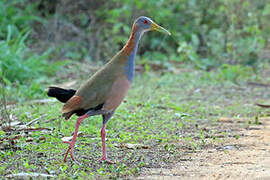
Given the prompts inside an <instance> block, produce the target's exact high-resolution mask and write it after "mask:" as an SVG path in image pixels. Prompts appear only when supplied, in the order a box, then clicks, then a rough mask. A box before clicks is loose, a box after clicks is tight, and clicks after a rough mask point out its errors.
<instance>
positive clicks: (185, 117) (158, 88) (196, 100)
mask: <svg viewBox="0 0 270 180" xmlns="http://www.w3.org/2000/svg"><path fill="white" fill-rule="evenodd" d="M216 73H217V72H215V73H213V72H210V73H209V72H203V71H194V70H193V69H185V70H182V71H181V73H180V74H174V73H171V72H166V73H164V74H160V73H157V72H156V73H153V72H146V73H143V74H138V76H137V78H136V80H135V86H134V87H133V89H132V90H131V92H130V93H129V96H128V98H127V99H126V102H125V103H124V104H123V105H122V106H121V107H120V108H119V110H118V111H117V112H116V115H115V117H114V118H113V119H111V121H110V122H109V124H108V132H109V133H108V140H107V144H108V147H109V156H110V157H111V158H113V159H119V160H121V161H119V162H118V163H117V164H115V165H109V164H105V163H99V162H98V161H97V160H98V157H99V156H100V154H101V143H100V135H99V130H100V127H101V124H102V123H101V118H100V117H93V118H89V119H87V120H85V121H84V122H83V124H82V126H81V128H80V132H81V133H80V137H79V139H78V144H77V147H76V150H75V154H76V157H77V159H78V161H79V162H80V164H77V163H74V162H71V161H69V162H68V163H63V154H64V153H65V150H66V146H67V145H66V144H63V143H62V141H61V138H63V137H66V138H68V137H70V136H71V135H72V132H73V130H74V123H75V121H76V118H74V117H73V118H72V119H71V120H69V121H64V120H63V119H62V118H61V117H60V111H59V109H60V108H61V104H60V103H58V102H55V101H34V102H33V101H29V102H24V103H20V104H17V105H15V106H12V108H8V111H9V114H10V117H11V118H12V122H14V121H15V122H17V121H19V122H20V124H18V123H17V125H16V123H15V125H14V126H13V127H12V126H11V127H10V129H4V130H2V131H1V164H2V166H1V172H0V173H1V175H2V176H6V175H8V174H16V173H19V172H38V173H44V174H50V175H52V176H56V177H61V178H67V177H72V178H75V177H76V178H79V177H81V178H83V177H89V176H90V177H92V178H116V177H129V176H134V175H136V174H139V173H140V172H141V171H142V169H143V168H150V167H169V166H170V165H171V164H172V163H174V162H178V161H179V159H180V160H181V155H183V154H185V153H194V152H196V151H197V150H199V149H201V148H204V147H205V146H209V145H211V144H213V145H214V144H215V143H216V142H219V141H222V139H223V138H224V137H227V136H235V138H240V139H241V135H239V134H237V132H234V129H235V128H237V126H239V124H238V125H236V126H235V127H226V125H219V124H218V120H219V118H220V117H247V116H248V117H252V118H251V119H254V121H251V122H246V123H244V124H241V125H240V126H245V127H248V126H249V124H250V123H251V124H252V123H255V119H256V117H262V116H266V115H267V113H268V111H267V110H262V109H261V108H259V107H256V106H254V101H255V100H263V99H264V98H265V95H264V91H265V88H261V87H254V86H252V85H251V86H250V85H248V84H247V83H246V82H247V80H250V81H252V80H254V78H256V77H254V76H252V78H250V77H248V78H247V76H244V77H242V78H239V79H238V82H239V83H241V85H236V84H234V83H232V82H231V81H228V80H222V79H223V74H222V73H217V74H218V76H216ZM33 120H34V121H33ZM25 125H26V126H25ZM69 160H70V159H69Z"/></svg>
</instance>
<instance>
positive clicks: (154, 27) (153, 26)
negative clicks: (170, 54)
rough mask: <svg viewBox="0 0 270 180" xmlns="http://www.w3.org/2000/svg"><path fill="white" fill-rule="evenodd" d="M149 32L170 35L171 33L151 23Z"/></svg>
mask: <svg viewBox="0 0 270 180" xmlns="http://www.w3.org/2000/svg"><path fill="white" fill-rule="evenodd" d="M151 30H154V31H159V32H162V33H165V34H168V35H171V33H170V32H169V31H168V30H167V29H165V28H163V27H161V26H160V25H157V24H156V23H154V22H152V24H151Z"/></svg>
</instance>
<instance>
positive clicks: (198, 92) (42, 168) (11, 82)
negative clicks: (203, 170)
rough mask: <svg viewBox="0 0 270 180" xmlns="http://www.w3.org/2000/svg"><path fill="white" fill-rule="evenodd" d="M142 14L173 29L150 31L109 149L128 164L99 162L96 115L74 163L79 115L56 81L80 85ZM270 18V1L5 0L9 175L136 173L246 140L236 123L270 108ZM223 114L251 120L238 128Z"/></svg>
mask: <svg viewBox="0 0 270 180" xmlns="http://www.w3.org/2000/svg"><path fill="white" fill-rule="evenodd" d="M140 15H145V16H149V17H151V18H152V19H153V20H155V21H156V22H157V23H158V24H160V25H162V26H164V27H166V28H167V29H168V30H170V31H171V33H172V36H170V37H169V36H164V35H162V34H159V33H155V32H151V33H147V35H146V36H144V37H143V39H142V42H141V43H140V48H139V52H138V56H137V62H136V64H137V69H138V72H137V73H136V78H135V82H134V84H133V87H132V89H131V91H130V92H129V95H128V97H127V99H126V101H125V102H124V103H123V104H122V105H121V106H120V107H119V109H118V110H117V112H116V114H115V116H114V117H113V118H112V119H111V120H110V122H109V124H108V133H107V134H108V140H107V141H108V142H107V144H108V150H109V152H108V153H109V156H110V157H111V158H112V159H113V160H116V159H120V160H121V162H118V163H117V164H116V165H108V164H103V163H99V162H98V161H97V159H98V158H99V157H100V155H101V152H100V150H101V140H100V127H101V118H100V117H93V118H89V119H87V120H85V121H84V122H83V124H82V125H81V127H80V132H81V134H80V136H79V139H78V143H77V147H76V150H75V156H76V157H77V159H78V161H79V162H80V163H81V164H80V165H78V164H77V163H73V162H71V161H69V162H68V163H63V162H62V160H63V155H64V153H65V150H66V148H67V145H66V144H63V143H62V142H61V138H62V137H67V136H71V135H72V132H73V130H74V123H75V120H76V117H72V119H71V120H70V121H64V120H63V119H62V118H61V117H60V109H61V107H62V105H61V104H60V103H59V102H54V101H48V100H47V97H46V94H45V88H46V87H47V86H49V85H51V84H61V83H67V82H68V83H70V82H72V83H73V84H74V82H75V85H72V87H74V86H75V87H78V86H79V85H80V84H81V83H82V82H84V81H85V79H87V78H88V77H89V75H90V74H93V73H94V71H96V69H97V68H98V67H100V66H102V64H103V63H105V62H106V61H107V60H108V59H110V58H111V57H112V56H113V55H114V54H115V53H116V52H118V51H119V49H120V48H121V47H122V46H123V45H124V44H125V42H126V41H127V39H128V37H129V33H130V31H131V25H132V23H133V21H134V19H135V18H136V17H138V16H140ZM269 18H270V4H269V3H268V1H267V0H260V1H254V0H245V1H243V0H215V1H212V0H167V1H162V0H143V1H141V0H134V1H131V0H125V1H119V0H113V1H98V0H82V1H78V2H77V1H76V2H74V1H71V0H54V1H51V0H35V1H33V0H12V1H11V0H1V1H0V85H1V86H0V99H1V101H0V106H1V114H0V123H1V129H0V164H1V165H0V177H4V176H6V175H8V174H16V173H19V172H37V173H45V174H51V175H54V176H57V177H60V178H62V179H67V178H78V179H79V178H81V179H84V178H85V177H87V178H100V179H106V178H113V179H117V178H127V177H129V176H134V175H138V174H139V173H140V172H141V171H142V170H143V168H155V167H167V166H171V164H172V163H175V162H176V161H178V160H179V157H181V156H182V155H183V154H185V153H193V152H196V151H197V150H198V149H201V148H204V147H206V146H215V144H216V143H218V142H220V141H222V138H223V137H227V136H233V137H235V138H236V139H241V134H237V132H235V131H234V128H235V127H237V126H244V127H248V126H250V125H252V124H257V125H260V124H261V123H262V122H261V121H259V120H258V117H261V116H267V114H269V110H265V109H263V110H262V109H260V108H258V107H254V106H253V104H254V102H257V101H266V100H267V99H269V94H267V93H266V92H267V87H268V86H269V85H268V84H269V81H270V79H269V78H268V74H269V71H268V69H269V64H268V61H269V58H270V55H269V54H270V52H269V33H270V22H269ZM249 82H251V84H252V83H253V84H252V85H250V84H249ZM254 82H255V83H254ZM256 83H257V84H256ZM262 87H263V88H262ZM37 99H42V100H44V101H41V100H37ZM33 100H37V101H33ZM220 117H249V118H250V120H248V122H246V123H242V124H241V123H238V124H234V127H230V126H229V125H226V124H223V123H220V122H219V121H218V120H219V118H220ZM9 120H10V121H11V122H13V123H16V122H17V123H20V124H17V125H14V124H13V126H12V127H9V126H8V125H9V123H8V122H9ZM33 120H35V121H33ZM31 121H33V123H30V124H28V125H27V123H29V122H31ZM25 125H27V126H25ZM9 128H10V129H9ZM42 128H43V129H42ZM130 144H131V146H135V147H136V148H134V147H131V148H130V147H129V145H130Z"/></svg>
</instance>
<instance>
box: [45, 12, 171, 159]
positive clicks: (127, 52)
mask: <svg viewBox="0 0 270 180" xmlns="http://www.w3.org/2000/svg"><path fill="white" fill-rule="evenodd" d="M151 30H156V31H160V32H164V33H166V34H168V35H170V32H169V31H167V30H166V29H164V28H163V27H161V26H159V25H157V24H156V23H154V22H153V21H152V20H151V19H150V18H148V17H145V16H141V17H139V18H137V19H136V20H135V22H134V23H133V26H132V32H131V35H130V37H129V40H128V41H127V43H126V45H125V46H124V47H123V48H122V49H121V50H120V52H118V53H117V54H116V55H115V56H114V57H113V58H112V59H111V60H110V61H109V62H108V63H107V64H105V65H104V66H103V67H102V68H101V69H100V70H99V71H97V72H96V73H95V74H94V75H93V76H92V77H90V79H88V81H86V82H85V83H84V84H83V85H82V86H81V87H80V88H79V89H78V90H77V91H76V90H73V89H62V88H59V87H49V89H48V92H47V94H48V96H51V97H56V98H57V99H58V100H59V101H61V102H63V103H65V105H64V106H63V109H62V115H63V117H64V118H65V119H69V118H70V117H71V116H72V115H73V114H76V115H78V116H79V117H78V120H77V123H76V126H75V132H74V134H73V138H72V140H71V141H64V143H68V144H69V147H68V149H67V152H66V154H65V157H64V161H66V158H67V155H68V153H69V152H70V155H71V158H72V160H75V158H74V146H75V142H76V138H77V135H78V129H79V126H80V124H81V122H82V121H83V120H84V119H85V118H87V117H89V116H95V115H102V117H103V126H102V128H101V138H102V152H103V156H102V157H101V159H100V160H102V161H106V162H108V163H113V162H112V161H110V160H109V159H107V155H106V143H105V137H106V123H107V122H108V120H109V119H110V118H111V117H112V115H113V113H114V111H115V110H116V108H117V107H118V106H119V105H120V104H121V102H122V101H123V99H124V97H125V96H126V94H127V91H128V90H129V88H130V85H131V83H132V80H133V76H134V71H135V70H134V66H135V65H134V64H135V62H134V60H135V55H136V52H137V49H138V44H139V41H140V38H141V37H142V35H143V34H144V33H145V32H147V31H151Z"/></svg>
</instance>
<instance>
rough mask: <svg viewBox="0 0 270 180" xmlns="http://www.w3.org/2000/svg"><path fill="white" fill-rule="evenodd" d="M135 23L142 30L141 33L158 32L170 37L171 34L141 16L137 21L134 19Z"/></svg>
mask: <svg viewBox="0 0 270 180" xmlns="http://www.w3.org/2000/svg"><path fill="white" fill-rule="evenodd" d="M135 23H136V25H137V26H138V27H139V29H140V30H142V31H143V32H146V31H159V32H162V33H165V34H168V35H171V33H170V32H169V31H168V30H166V29H165V28H163V27H161V26H159V25H157V24H156V23H155V22H154V21H153V20H151V19H150V18H148V17H145V16H141V17H139V18H138V19H136V21H135Z"/></svg>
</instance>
